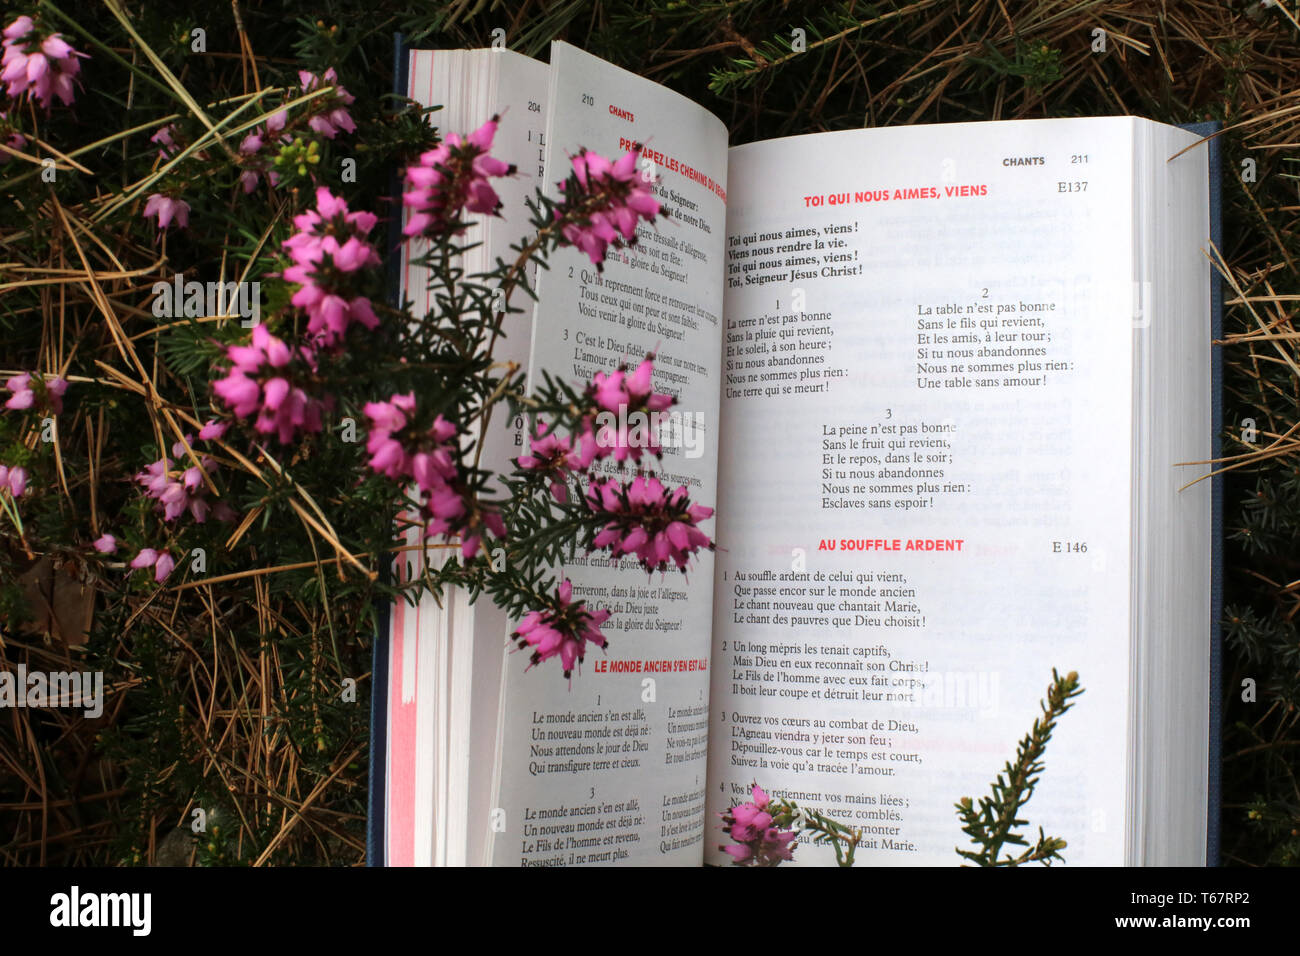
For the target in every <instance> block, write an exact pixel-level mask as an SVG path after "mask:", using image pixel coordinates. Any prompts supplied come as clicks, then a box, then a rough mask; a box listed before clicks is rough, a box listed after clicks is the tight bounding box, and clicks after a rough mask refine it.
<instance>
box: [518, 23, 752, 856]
mask: <svg viewBox="0 0 1300 956" xmlns="http://www.w3.org/2000/svg"><path fill="white" fill-rule="evenodd" d="M549 99H550V108H551V110H552V115H551V117H550V122H549V123H548V127H547V130H548V131H547V143H546V146H547V157H548V158H547V167H546V168H547V174H546V176H547V180H548V184H549V185H551V186H552V188H553V187H554V183H555V182H556V181H558V180H562V179H564V178H565V177H566V176H567V175H568V174H569V172H570V171H571V166H570V163H569V157H570V156H572V155H574V154H576V153H577V151H578V150H579V149H580V148H582V147H586V148H588V149H590V150H593V151H595V152H597V153H599V154H601V155H603V156H605V157H607V158H611V159H613V158H617V157H619V156H621V155H623V154H624V153H625V152H627V150H628V149H629V148H630V147H631V146H632V144H634V143H643V144H645V146H646V149H645V151H644V152H643V157H646V158H649V159H651V160H653V162H654V166H655V170H656V172H657V185H656V196H657V198H658V199H659V201H660V203H661V204H663V205H664V206H666V207H667V208H668V209H669V210H670V217H669V218H667V219H660V220H658V221H657V222H656V223H655V225H653V226H651V225H648V224H644V223H643V224H642V226H641V228H640V229H639V231H638V242H637V245H636V246H635V247H634V248H632V249H629V250H626V251H624V252H620V253H616V254H611V255H610V257H609V258H608V259H606V261H605V263H604V271H603V273H600V272H598V271H597V270H596V268H595V266H594V265H593V264H592V262H591V261H590V259H589V258H587V257H586V256H585V255H583V254H582V253H580V252H578V251H576V250H573V249H567V250H562V251H561V252H560V253H558V254H557V255H555V256H554V257H553V258H552V259H551V261H550V263H549V266H550V268H549V269H548V270H547V271H545V272H544V273H543V274H542V276H541V278H540V282H539V286H540V288H539V292H540V302H539V305H538V307H537V311H536V318H535V331H534V338H533V350H532V358H531V364H530V374H531V375H532V377H533V379H532V380H533V381H534V382H537V381H539V380H540V373H541V372H542V371H543V370H545V371H548V372H550V373H551V374H552V375H556V376H559V377H562V378H564V379H565V380H567V381H569V382H570V383H572V384H574V385H575V386H577V387H579V388H581V387H582V385H583V384H584V383H586V382H589V381H590V380H591V378H592V376H593V375H594V373H596V372H598V371H612V370H613V369H614V368H616V367H617V365H618V364H619V362H620V361H623V360H626V361H628V362H629V363H630V364H632V365H633V366H635V365H636V364H637V363H639V362H640V361H641V359H643V358H644V357H645V355H646V353H647V352H652V351H653V352H656V353H657V359H656V362H655V377H654V385H655V391H657V392H667V393H671V394H673V395H676V396H677V398H678V402H677V404H676V405H675V406H674V408H673V411H675V412H679V413H681V416H682V418H681V421H682V424H683V426H684V427H683V428H682V429H680V430H679V434H678V440H677V441H676V442H675V444H676V447H669V446H670V442H669V441H664V446H665V454H664V457H663V460H662V464H661V466H660V468H659V469H658V471H659V473H660V477H661V480H663V481H664V483H665V484H666V485H667V484H670V483H671V484H670V487H676V486H677V485H682V484H684V485H687V486H688V488H689V490H690V494H691V497H692V499H693V500H697V501H699V502H701V503H703V504H707V505H710V506H712V505H713V504H714V503H715V501H716V498H715V491H716V481H717V467H716V442H717V427H716V426H717V417H718V401H719V399H718V391H719V383H720V376H721V369H720V351H721V334H722V333H721V328H720V325H721V313H722V256H723V232H724V230H725V206H726V156H727V134H726V129H725V128H724V127H723V125H722V123H721V122H719V121H718V120H717V119H716V118H715V117H713V116H712V115H710V114H709V113H708V112H706V111H705V110H703V109H701V108H700V107H699V106H696V105H695V104H693V103H691V102H690V101H688V100H686V99H684V98H683V97H681V96H679V95H678V94H676V93H673V92H672V91H670V90H667V89H664V88H662V87H659V86H657V85H655V84H654V83H651V82H649V81H647V80H644V79H642V78H640V77H638V76H636V75H634V74H632V73H629V72H627V71H624V70H621V69H618V68H616V67H613V66H610V65H609V64H607V63H604V62H603V61H601V60H599V59H596V58H595V57H592V56H589V55H587V54H585V53H583V52H581V51H580V50H577V49H575V48H573V47H571V46H568V45H567V44H563V43H557V44H554V45H553V46H552V50H551V89H550V94H549ZM704 530H705V531H706V532H707V533H710V534H711V533H712V531H713V523H712V521H710V522H707V523H706V524H705V525H704ZM564 574H565V575H567V576H568V577H569V578H570V579H571V580H572V582H573V593H574V596H575V598H583V599H585V600H587V601H588V602H589V604H590V605H591V606H592V607H594V608H609V609H610V610H611V611H612V612H613V615H612V616H611V618H610V619H609V621H608V622H607V623H606V624H605V625H604V626H603V627H602V630H603V632H604V633H605V635H606V636H607V637H608V638H609V647H608V649H607V652H605V653H602V652H601V650H600V649H599V648H596V647H589V650H588V654H587V658H586V661H585V663H583V664H582V665H581V667H580V668H579V669H575V671H574V673H573V677H572V681H571V682H570V681H566V680H565V679H564V678H563V676H562V674H561V668H560V667H559V662H558V661H556V660H552V661H547V662H545V663H543V664H542V665H541V666H539V667H538V668H537V669H535V670H530V671H527V672H525V668H526V667H527V664H528V657H527V653H526V652H520V653H518V654H515V655H513V656H511V657H510V658H509V659H507V662H506V677H505V690H504V700H505V701H507V708H508V709H507V717H506V721H505V733H504V737H503V740H502V747H501V754H500V774H501V786H500V791H499V797H498V799H499V800H500V804H499V806H500V808H501V809H502V810H504V811H505V816H504V819H505V831H504V833H499V834H497V835H496V839H495V847H494V850H493V862H494V863H495V864H497V865H510V866H519V865H528V866H540V865H583V864H588V865H599V864H610V863H629V864H643V865H653V864H674V865H683V864H696V865H698V864H699V863H700V862H701V857H702V849H703V843H702V840H703V836H704V827H703V822H702V821H703V816H704V782H705V772H706V739H707V724H708V717H707V714H708V700H707V694H708V672H707V666H708V657H709V641H710V637H709V635H710V628H711V621H712V592H713V556H712V555H711V554H709V553H707V552H705V553H704V554H702V555H699V556H697V558H696V559H695V562H694V566H693V568H692V569H691V570H690V572H689V574H688V575H687V576H685V577H683V576H682V575H681V574H678V573H671V574H666V575H655V576H654V577H651V576H650V575H648V574H647V573H646V572H645V571H643V570H641V569H640V568H639V567H638V566H636V565H633V564H631V563H629V562H628V561H627V560H626V559H625V560H624V561H623V562H622V563H621V566H620V567H615V568H612V567H609V566H608V562H607V561H604V560H602V559H601V556H600V555H599V554H597V555H593V556H592V557H591V560H588V559H587V558H586V556H585V555H581V554H580V555H578V556H577V557H576V559H575V560H574V561H572V562H571V563H569V564H568V565H566V567H565V568H564Z"/></svg>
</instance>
